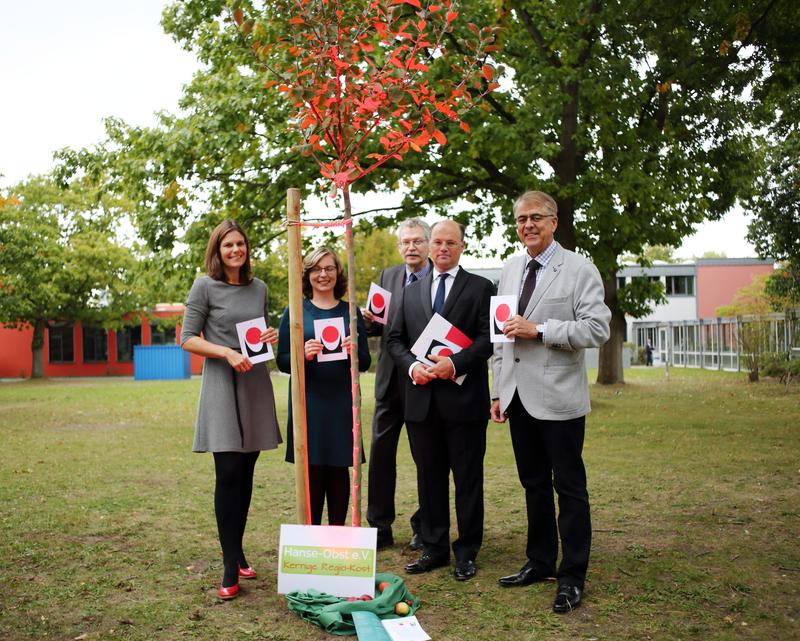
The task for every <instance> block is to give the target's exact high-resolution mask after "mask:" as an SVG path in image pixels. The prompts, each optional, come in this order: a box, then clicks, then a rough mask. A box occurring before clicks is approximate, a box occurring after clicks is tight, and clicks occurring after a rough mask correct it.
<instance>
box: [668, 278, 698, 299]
mask: <svg viewBox="0 0 800 641" xmlns="http://www.w3.org/2000/svg"><path fill="white" fill-rule="evenodd" d="M666 285H667V286H666V294H667V296H694V276H667V283H666Z"/></svg>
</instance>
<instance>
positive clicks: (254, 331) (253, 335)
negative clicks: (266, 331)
mask: <svg viewBox="0 0 800 641" xmlns="http://www.w3.org/2000/svg"><path fill="white" fill-rule="evenodd" d="M244 338H245V340H246V341H247V342H248V343H250V344H251V345H256V344H258V343H260V342H261V330H260V329H258V327H251V328H250V329H248V330H247V332H245V335H244Z"/></svg>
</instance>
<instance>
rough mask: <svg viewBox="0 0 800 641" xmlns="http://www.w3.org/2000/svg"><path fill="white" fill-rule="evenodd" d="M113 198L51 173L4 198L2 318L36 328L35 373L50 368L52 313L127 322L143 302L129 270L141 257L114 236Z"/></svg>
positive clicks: (0, 220)
mask: <svg viewBox="0 0 800 641" xmlns="http://www.w3.org/2000/svg"><path fill="white" fill-rule="evenodd" d="M119 206H120V204H119V203H116V202H113V201H112V200H110V199H101V200H99V201H98V200H96V192H95V191H94V190H93V189H92V188H91V187H90V186H88V185H86V184H85V183H82V182H76V183H74V184H73V185H71V187H70V188H69V189H67V190H64V189H61V188H60V187H58V186H57V185H55V184H54V183H53V181H52V179H51V178H50V177H48V176H40V177H35V178H31V179H29V180H28V181H27V182H25V183H22V184H20V185H17V186H15V187H12V188H11V189H10V191H9V193H8V194H7V195H6V196H5V197H3V198H2V199H0V292H2V295H0V322H2V323H3V324H4V325H6V326H10V327H17V328H19V329H22V328H24V327H27V326H31V327H32V328H33V338H32V341H31V355H32V370H31V371H32V373H31V376H32V377H33V378H39V377H41V376H43V375H44V351H43V347H44V329H45V327H47V323H48V321H53V320H62V319H68V320H82V321H86V322H89V323H93V324H101V325H106V326H110V325H114V324H122V319H123V316H124V315H125V314H127V313H130V312H134V311H138V310H139V309H141V301H142V300H143V297H142V295H141V290H140V289H139V287H138V286H137V285H136V284H134V282H133V279H132V278H131V276H132V274H133V273H134V269H135V262H136V261H135V258H134V256H133V254H132V253H131V251H130V250H129V249H127V248H125V247H122V246H120V245H119V244H117V243H116V242H115V241H114V233H113V222H112V221H113V218H114V215H115V214H114V212H115V211H116V210H117V208H118V207H119Z"/></svg>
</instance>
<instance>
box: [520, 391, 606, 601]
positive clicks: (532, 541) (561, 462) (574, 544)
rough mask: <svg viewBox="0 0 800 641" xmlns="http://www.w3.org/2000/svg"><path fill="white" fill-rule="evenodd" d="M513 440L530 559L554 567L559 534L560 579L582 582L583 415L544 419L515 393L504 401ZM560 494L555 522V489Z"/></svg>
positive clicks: (585, 548) (545, 570) (585, 547)
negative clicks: (521, 491) (524, 505)
mask: <svg viewBox="0 0 800 641" xmlns="http://www.w3.org/2000/svg"><path fill="white" fill-rule="evenodd" d="M508 417H509V420H510V423H511V442H512V444H513V446H514V457H515V458H516V460H517V471H518V472H519V480H520V482H521V483H522V486H523V487H524V488H525V502H526V505H527V509H528V545H527V549H526V553H527V555H528V565H530V566H531V567H535V568H536V569H537V570H538V571H539V572H541V573H542V574H547V575H552V574H554V573H555V568H556V559H557V557H558V538H559V535H560V536H561V554H562V558H561V564H560V565H559V568H558V573H556V576H557V577H558V582H559V584H565V583H568V584H571V585H575V586H578V587H579V588H583V583H584V581H585V580H586V570H587V568H588V566H589V550H590V548H591V544H592V522H591V518H590V515H589V493H588V491H587V489H586V469H585V468H584V466H583V458H582V451H583V436H584V431H585V426H586V417H585V416H581V417H579V418H575V419H571V420H566V421H544V420H538V419H535V418H533V417H532V416H531V415H530V414H528V413H527V412H526V411H525V408H524V407H523V406H522V402H521V401H520V400H519V396H518V395H517V394H514V399H513V400H512V401H511V404H510V405H509V407H508ZM554 488H555V491H556V494H558V522H557V523H556V513H555V512H556V510H555V504H554V502H553V489H554Z"/></svg>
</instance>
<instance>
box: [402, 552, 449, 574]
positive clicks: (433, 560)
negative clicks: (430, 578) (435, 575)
mask: <svg viewBox="0 0 800 641" xmlns="http://www.w3.org/2000/svg"><path fill="white" fill-rule="evenodd" d="M449 562H450V559H448V558H447V557H446V556H432V555H430V554H427V553H425V554H423V555H422V556H421V557H419V558H418V559H417V560H416V561H414V562H413V563H409V564H408V565H407V566H406V568H405V570H406V572H408V573H409V574H422V573H423V572H430V571H431V570H433V569H435V568H440V567H442V566H445V565H447V564H448V563H449Z"/></svg>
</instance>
